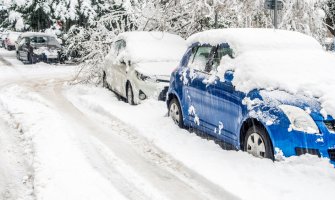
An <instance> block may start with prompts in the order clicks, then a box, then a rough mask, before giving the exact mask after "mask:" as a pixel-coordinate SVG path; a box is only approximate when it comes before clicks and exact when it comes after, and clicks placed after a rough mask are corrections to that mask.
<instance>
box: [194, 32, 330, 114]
mask: <svg viewBox="0 0 335 200" xmlns="http://www.w3.org/2000/svg"><path fill="white" fill-rule="evenodd" d="M193 42H200V43H210V44H212V45H216V44H221V43H228V44H229V45H230V46H231V48H232V49H233V51H235V58H234V59H231V58H229V57H228V56H225V57H224V58H223V59H222V60H221V65H220V67H219V69H218V71H219V74H220V75H219V76H220V78H223V74H224V72H225V71H227V70H233V71H234V72H235V73H234V80H233V84H234V86H235V87H236V89H237V90H239V91H242V92H246V93H247V92H249V91H251V90H253V89H268V90H274V89H279V90H284V91H287V92H289V93H291V94H303V95H305V96H309V97H315V98H318V99H319V102H320V103H321V105H322V107H323V108H324V109H325V111H326V112H327V113H328V114H330V115H332V116H335V93H334V92H332V91H334V90H335V83H334V75H333V74H335V68H334V63H335V57H334V56H333V55H331V54H329V53H327V52H325V51H324V50H323V49H322V47H321V45H319V44H318V42H317V41H316V40H315V39H313V38H312V37H309V36H307V35H304V34H301V33H297V32H291V31H282V30H276V31H275V30H271V29H225V30H213V31H205V32H203V33H199V34H195V35H194V36H191V37H190V38H189V39H188V43H189V44H190V43H193Z"/></svg>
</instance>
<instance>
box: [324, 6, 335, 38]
mask: <svg viewBox="0 0 335 200" xmlns="http://www.w3.org/2000/svg"><path fill="white" fill-rule="evenodd" d="M325 10H326V14H327V18H326V24H327V28H328V30H329V31H330V32H331V33H332V34H333V36H335V1H334V0H328V2H327V7H326V9H325Z"/></svg>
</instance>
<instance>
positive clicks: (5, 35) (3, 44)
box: [0, 32, 9, 48]
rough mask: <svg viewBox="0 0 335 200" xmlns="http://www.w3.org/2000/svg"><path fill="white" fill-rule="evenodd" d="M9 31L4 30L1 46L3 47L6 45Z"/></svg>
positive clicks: (0, 38) (0, 41) (0, 40)
mask: <svg viewBox="0 0 335 200" xmlns="http://www.w3.org/2000/svg"><path fill="white" fill-rule="evenodd" d="M8 34H9V32H3V33H2V34H1V37H0V46H1V47H2V48H3V47H5V40H6V38H7V36H8Z"/></svg>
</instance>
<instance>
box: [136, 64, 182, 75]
mask: <svg viewBox="0 0 335 200" xmlns="http://www.w3.org/2000/svg"><path fill="white" fill-rule="evenodd" d="M177 66H178V62H176V61H170V62H141V63H136V64H135V70H136V71H138V72H140V73H141V74H144V75H147V76H166V77H170V75H171V73H172V71H173V70H174V69H175V68H176V67H177Z"/></svg>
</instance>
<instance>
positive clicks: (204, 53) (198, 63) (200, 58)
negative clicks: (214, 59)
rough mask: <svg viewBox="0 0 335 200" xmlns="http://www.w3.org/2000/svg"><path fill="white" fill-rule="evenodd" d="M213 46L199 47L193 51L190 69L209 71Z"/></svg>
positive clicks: (189, 64)
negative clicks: (209, 60)
mask: <svg viewBox="0 0 335 200" xmlns="http://www.w3.org/2000/svg"><path fill="white" fill-rule="evenodd" d="M211 52H212V47H211V46H198V47H195V48H194V49H192V55H191V57H190V60H189V63H188V67H189V68H192V69H195V70H198V71H207V70H206V68H207V66H208V59H209V57H210V55H211Z"/></svg>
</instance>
